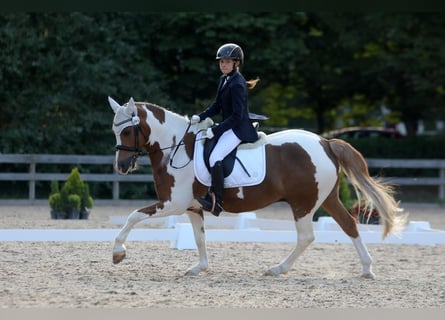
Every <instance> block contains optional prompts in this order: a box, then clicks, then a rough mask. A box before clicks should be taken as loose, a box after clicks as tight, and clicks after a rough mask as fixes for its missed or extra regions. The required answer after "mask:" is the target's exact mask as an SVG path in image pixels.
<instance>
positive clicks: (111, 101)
mask: <svg viewBox="0 0 445 320" xmlns="http://www.w3.org/2000/svg"><path fill="white" fill-rule="evenodd" d="M108 103H109V104H110V107H111V109H113V111H114V113H116V112H117V110H118V109H119V108H120V105H119V103H117V102H116V101H115V100H114V99H113V98H112V97H108Z"/></svg>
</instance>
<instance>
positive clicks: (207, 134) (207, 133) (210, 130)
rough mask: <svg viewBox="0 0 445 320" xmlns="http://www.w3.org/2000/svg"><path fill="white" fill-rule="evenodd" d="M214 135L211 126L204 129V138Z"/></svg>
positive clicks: (210, 137)
mask: <svg viewBox="0 0 445 320" xmlns="http://www.w3.org/2000/svg"><path fill="white" fill-rule="evenodd" d="M214 136H215V135H214V134H213V130H212V128H208V129H207V131H206V138H207V139H212V138H213V137H214Z"/></svg>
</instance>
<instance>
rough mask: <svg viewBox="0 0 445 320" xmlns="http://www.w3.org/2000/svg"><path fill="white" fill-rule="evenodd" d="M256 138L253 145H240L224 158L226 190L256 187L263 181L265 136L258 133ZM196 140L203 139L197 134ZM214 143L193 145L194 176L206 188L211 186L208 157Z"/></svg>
mask: <svg viewBox="0 0 445 320" xmlns="http://www.w3.org/2000/svg"><path fill="white" fill-rule="evenodd" d="M258 137H259V139H258V140H257V141H256V142H254V143H241V144H240V145H239V146H238V147H237V148H235V149H233V150H232V151H231V152H230V154H229V155H227V156H226V157H225V158H224V160H223V162H222V163H223V172H224V178H225V179H224V186H225V187H226V188H228V187H239V186H249V185H256V184H259V183H261V182H262V180H263V179H264V177H265V174H266V169H265V167H266V164H265V163H266V159H265V158H266V157H265V144H266V135H265V134H264V133H263V132H258ZM197 138H198V139H197V140H201V139H202V138H204V137H203V136H202V135H201V133H199V134H198V137H197ZM216 142H217V140H216V139H210V140H209V139H205V140H204V142H203V141H198V143H196V145H195V156H194V159H195V161H194V167H195V175H196V177H197V178H198V180H199V181H200V182H201V183H202V184H204V185H206V186H210V185H211V177H210V163H209V157H210V154H211V152H212V150H213V148H214V147H215V145H216Z"/></svg>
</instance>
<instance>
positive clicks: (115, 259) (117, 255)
mask: <svg viewBox="0 0 445 320" xmlns="http://www.w3.org/2000/svg"><path fill="white" fill-rule="evenodd" d="M124 258H125V251H124V252H118V253H113V263H114V264H118V263H119V262H121V261H122V260H124Z"/></svg>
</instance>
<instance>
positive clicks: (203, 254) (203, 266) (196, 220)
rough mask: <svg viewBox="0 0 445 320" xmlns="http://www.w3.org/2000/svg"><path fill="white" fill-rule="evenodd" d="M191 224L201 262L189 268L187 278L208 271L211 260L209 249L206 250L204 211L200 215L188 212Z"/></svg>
mask: <svg viewBox="0 0 445 320" xmlns="http://www.w3.org/2000/svg"><path fill="white" fill-rule="evenodd" d="M187 214H188V216H189V219H190V222H191V223H192V227H193V235H194V236H195V243H196V246H197V247H198V253H199V262H198V263H197V264H196V265H195V266H193V267H191V268H189V269H188V270H187V272H186V273H185V275H186V276H196V275H198V274H199V273H200V272H201V271H204V270H207V268H208V267H209V260H208V258H207V248H206V235H205V227H204V218H203V216H202V210H200V213H199V212H198V213H197V212H194V211H187Z"/></svg>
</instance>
